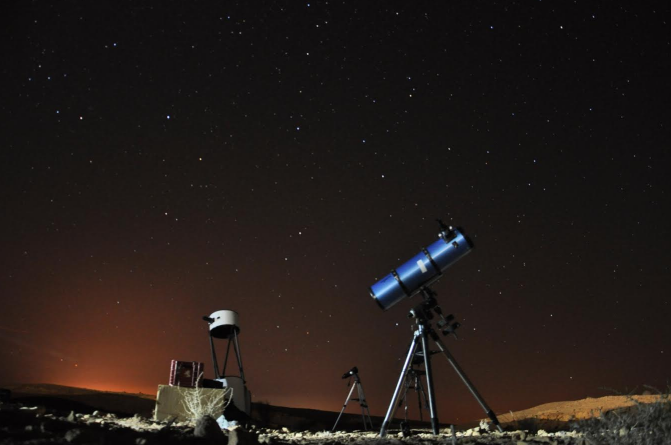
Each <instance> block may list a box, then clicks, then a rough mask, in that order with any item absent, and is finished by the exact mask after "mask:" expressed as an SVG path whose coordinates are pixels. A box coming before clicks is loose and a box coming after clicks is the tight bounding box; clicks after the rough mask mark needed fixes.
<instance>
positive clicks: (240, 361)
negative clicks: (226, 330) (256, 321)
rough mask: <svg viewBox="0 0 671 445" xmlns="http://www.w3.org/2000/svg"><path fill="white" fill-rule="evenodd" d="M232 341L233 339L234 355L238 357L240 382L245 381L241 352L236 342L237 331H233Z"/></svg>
mask: <svg viewBox="0 0 671 445" xmlns="http://www.w3.org/2000/svg"><path fill="white" fill-rule="evenodd" d="M229 341H230V340H229ZM233 341H235V357H236V358H237V359H238V368H239V369H240V378H242V383H247V381H246V380H245V371H244V370H243V369H242V353H241V352H240V345H239V344H238V333H237V331H233Z"/></svg>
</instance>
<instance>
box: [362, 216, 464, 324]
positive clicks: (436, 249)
mask: <svg viewBox="0 0 671 445" xmlns="http://www.w3.org/2000/svg"><path fill="white" fill-rule="evenodd" d="M472 247H473V246H472V245H471V243H470V242H469V241H468V240H467V239H466V237H464V235H463V234H462V233H461V232H460V231H459V230H456V229H455V230H452V231H451V232H442V233H441V234H440V235H439V239H438V240H437V241H436V242H434V243H433V244H431V245H429V246H428V247H426V248H424V249H422V250H421V252H419V253H418V254H417V255H415V256H414V257H412V258H411V259H410V260H409V261H407V262H406V263H404V264H403V265H401V266H400V267H398V268H396V269H394V270H392V271H391V273H390V274H389V275H387V276H386V277H384V278H382V279H381V280H380V281H378V282H377V283H375V284H373V285H372V286H371V287H370V296H371V297H373V299H374V300H375V301H376V302H377V304H378V305H379V306H380V307H381V308H382V309H384V310H385V311H386V310H387V309H389V308H390V307H392V306H393V305H395V304H396V303H398V302H399V301H401V300H403V299H404V298H406V297H412V296H413V295H415V294H416V293H418V292H419V291H420V290H421V289H422V287H426V286H428V285H430V284H431V283H433V282H434V281H436V280H438V279H439V278H440V277H441V275H442V274H443V271H444V270H445V269H447V268H448V267H450V266H451V265H452V264H454V263H455V262H456V261H457V260H459V259H460V258H461V257H463V256H464V255H466V254H467V253H468V252H470V250H471V248H472Z"/></svg>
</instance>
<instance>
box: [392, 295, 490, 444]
mask: <svg viewBox="0 0 671 445" xmlns="http://www.w3.org/2000/svg"><path fill="white" fill-rule="evenodd" d="M421 292H422V297H423V298H424V301H423V302H422V303H421V304H419V305H417V306H415V307H414V308H412V309H411V310H410V314H409V315H408V316H409V317H410V318H414V319H415V320H416V323H417V330H416V331H415V333H414V336H413V339H412V343H411V344H410V348H409V350H408V356H407V357H406V359H405V363H404V365H403V371H402V372H401V376H400V378H399V379H398V384H397V385H396V390H395V391H394V396H393V397H392V399H391V403H390V404H389V409H388V410H387V415H386V416H385V418H384V422H382V428H381V429H380V437H384V436H386V434H387V426H388V425H389V422H390V421H391V419H392V417H393V416H394V413H395V411H396V409H397V407H398V406H397V404H396V403H397V401H398V398H399V396H400V394H401V390H402V388H403V384H404V383H405V380H406V378H407V377H408V373H409V372H410V369H411V368H412V360H413V358H414V357H415V354H416V352H417V348H418V347H419V345H420V343H421V345H422V353H423V356H424V370H425V372H426V388H427V392H428V395H429V410H430V413H431V428H432V430H433V434H436V435H437V434H438V415H437V413H436V398H435V395H434V386H433V378H432V373H431V351H430V350H429V347H428V343H429V341H428V337H431V339H432V340H433V342H434V343H435V344H436V345H437V346H438V348H439V349H440V352H442V353H443V354H444V355H445V357H446V358H447V361H448V362H450V365H452V367H453V368H454V370H455V371H456V373H457V374H458V375H459V377H461V380H462V381H463V382H464V384H465V385H466V387H467V388H468V389H469V390H470V391H471V394H473V397H475V399H476V400H477V401H478V403H479V404H480V406H481V407H482V408H483V409H484V410H485V412H486V413H487V415H488V416H489V418H490V419H491V420H492V422H493V423H494V425H496V427H497V428H498V430H499V431H501V432H502V431H503V429H502V428H501V425H500V424H499V420H498V419H497V418H496V414H494V411H492V410H491V409H490V408H489V407H488V406H487V404H486V403H485V401H484V400H483V398H482V397H481V396H480V394H479V393H478V391H477V389H475V387H474V386H473V384H472V383H471V381H470V380H469V379H468V377H467V376H466V374H465V373H464V371H463V370H462V369H461V367H460V366H459V364H458V363H457V361H456V360H455V359H454V356H452V354H451V353H450V352H449V351H448V350H447V348H446V347H445V345H444V344H443V342H442V341H441V339H440V338H439V337H438V334H437V333H436V331H435V330H434V329H433V327H432V326H431V322H430V321H429V320H431V319H432V318H433V313H432V311H433V312H435V313H436V314H438V315H439V316H440V318H441V320H440V321H439V322H438V323H437V324H438V327H439V328H441V330H442V333H443V335H447V334H453V333H454V331H455V330H456V329H457V328H458V327H459V323H452V324H449V323H450V322H451V321H452V320H453V319H454V317H452V316H448V317H447V319H446V318H445V317H443V314H442V311H441V309H440V307H439V306H438V302H437V301H436V298H435V292H433V291H432V290H431V289H429V288H427V287H423V288H422V290H421Z"/></svg>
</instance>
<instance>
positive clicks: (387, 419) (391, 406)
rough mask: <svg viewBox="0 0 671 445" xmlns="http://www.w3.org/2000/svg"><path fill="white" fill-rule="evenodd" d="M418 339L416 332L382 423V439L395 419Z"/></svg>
mask: <svg viewBox="0 0 671 445" xmlns="http://www.w3.org/2000/svg"><path fill="white" fill-rule="evenodd" d="M417 337H419V332H418V331H415V336H414V337H413V339H412V343H411V344H410V348H409V349H408V356H407V357H406V358H405V363H404V364H403V371H401V376H400V377H399V379H398V384H397V385H396V391H394V395H393V397H392V398H391V403H390V404H389V409H388V410H387V415H386V416H385V418H384V422H382V428H380V437H384V436H386V435H387V426H388V425H389V422H390V421H391V418H392V417H394V412H396V402H397V401H398V396H399V395H400V393H401V388H402V387H403V383H404V382H405V378H406V377H407V376H408V371H410V366H411V364H412V358H413V357H414V356H415V351H416V350H417V345H418V343H417Z"/></svg>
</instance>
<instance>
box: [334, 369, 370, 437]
mask: <svg viewBox="0 0 671 445" xmlns="http://www.w3.org/2000/svg"><path fill="white" fill-rule="evenodd" d="M347 377H354V385H352V379H351V378H350V381H349V382H348V383H347V386H350V385H351V386H352V389H350V390H349V394H348V395H347V398H346V399H345V403H344V404H343V406H342V409H341V410H340V414H339V415H338V418H337V419H336V422H335V425H333V429H332V430H331V432H332V433H333V432H334V431H335V429H336V426H338V422H339V421H340V417H341V416H342V413H344V412H345V408H347V404H348V403H349V401H350V400H355V401H357V402H359V405H361V417H362V418H363V429H364V430H366V431H368V425H369V424H370V429H371V430H372V429H373V421H372V420H371V419H370V410H369V409H368V403H366V396H364V394H363V386H361V379H360V378H359V370H358V369H357V367H356V366H355V367H354V368H352V369H350V370H349V371H347V372H346V373H345V374H343V376H342V378H343V379H346V378H347ZM354 388H356V390H357V395H358V396H359V397H357V398H356V399H353V398H352V393H353V392H354Z"/></svg>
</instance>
